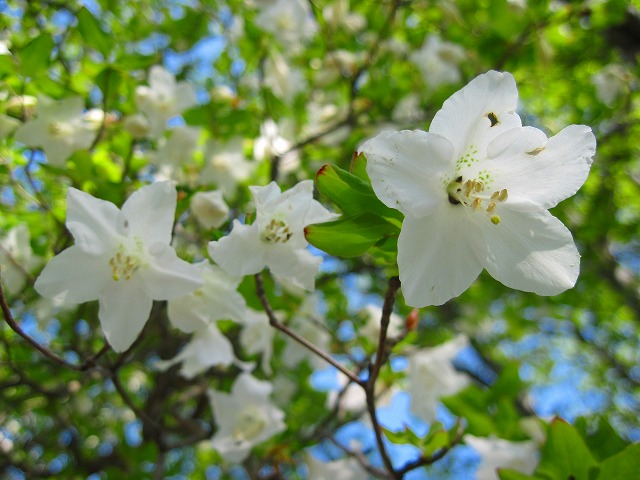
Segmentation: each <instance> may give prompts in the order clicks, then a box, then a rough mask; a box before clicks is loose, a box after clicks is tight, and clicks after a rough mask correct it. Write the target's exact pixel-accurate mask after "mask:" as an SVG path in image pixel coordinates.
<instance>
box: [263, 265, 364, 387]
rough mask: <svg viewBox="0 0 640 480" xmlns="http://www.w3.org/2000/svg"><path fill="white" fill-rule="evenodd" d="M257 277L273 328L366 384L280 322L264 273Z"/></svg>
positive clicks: (265, 308) (350, 376)
mask: <svg viewBox="0 0 640 480" xmlns="http://www.w3.org/2000/svg"><path fill="white" fill-rule="evenodd" d="M255 279H256V294H257V295H258V298H259V299H260V303H261V304H262V307H263V308H264V311H265V313H266V314H267V316H268V317H269V323H270V324H271V326H272V327H273V328H275V329H277V330H280V331H281V332H282V333H284V334H285V335H287V336H288V337H290V338H292V339H294V340H295V341H296V342H298V343H299V344H300V345H302V346H303V347H305V348H307V349H308V350H310V351H312V352H313V353H314V354H316V355H318V356H319V357H320V358H322V359H323V360H325V361H326V362H327V363H329V364H331V365H333V366H334V367H335V368H337V369H338V370H339V371H340V372H342V373H343V374H345V375H346V376H347V377H348V378H349V380H351V381H352V382H354V383H357V384H358V385H360V386H364V382H363V381H362V380H360V379H359V378H358V376H357V375H356V374H354V373H353V372H352V371H350V370H349V369H348V368H346V367H345V366H343V365H342V364H340V363H339V362H337V361H336V360H335V359H333V358H331V356H330V355H329V354H328V353H327V352H325V351H324V350H321V349H320V348H318V347H316V346H315V345H314V344H312V343H311V342H309V341H308V340H307V339H306V338H304V337H301V336H300V335H298V334H297V333H295V332H294V331H292V330H290V329H289V328H288V327H287V326H286V325H284V324H283V323H282V322H280V321H279V320H278V317H277V316H276V314H275V312H274V311H273V308H272V307H271V304H270V303H269V299H268V298H267V294H266V293H265V290H264V283H263V282H262V275H260V274H259V273H257V274H256V275H255Z"/></svg>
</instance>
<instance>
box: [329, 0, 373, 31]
mask: <svg viewBox="0 0 640 480" xmlns="http://www.w3.org/2000/svg"><path fill="white" fill-rule="evenodd" d="M322 16H323V17H324V19H325V21H326V22H327V25H328V26H330V27H331V28H332V29H334V30H346V31H348V32H350V33H355V32H358V31H360V30H362V29H363V28H364V27H366V25H367V20H366V19H365V18H364V17H363V16H362V15H360V14H359V13H354V12H352V11H350V7H349V0H336V1H335V2H334V3H333V4H331V5H328V6H326V7H325V8H324V9H323V10H322Z"/></svg>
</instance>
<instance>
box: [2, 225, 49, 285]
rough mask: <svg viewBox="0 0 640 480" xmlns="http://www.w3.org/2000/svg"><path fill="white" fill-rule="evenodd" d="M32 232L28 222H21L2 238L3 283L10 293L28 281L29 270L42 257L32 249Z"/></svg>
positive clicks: (40, 260)
mask: <svg viewBox="0 0 640 480" xmlns="http://www.w3.org/2000/svg"><path fill="white" fill-rule="evenodd" d="M30 238H31V234H30V232H29V226H28V225H27V224H26V223H20V224H18V225H16V226H15V227H13V228H12V229H10V230H9V231H8V232H7V234H6V235H5V236H4V237H2V238H0V269H2V272H1V273H2V283H3V286H4V289H5V290H6V291H7V292H9V294H10V295H16V294H17V293H19V292H20V291H21V290H22V289H23V288H24V286H25V284H26V283H27V279H28V277H29V272H30V271H31V270H33V269H34V268H35V267H37V266H38V265H39V264H40V263H41V262H42V259H41V258H40V257H38V256H36V255H34V254H33V252H32V250H31V240H30Z"/></svg>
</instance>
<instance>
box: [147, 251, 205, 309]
mask: <svg viewBox="0 0 640 480" xmlns="http://www.w3.org/2000/svg"><path fill="white" fill-rule="evenodd" d="M149 250H150V251H149V253H150V254H151V256H152V260H151V261H150V262H149V264H148V265H147V266H146V267H145V268H141V270H140V277H141V278H142V280H143V284H144V288H145V291H146V292H147V294H148V295H149V296H150V297H151V298H153V299H154V300H171V299H174V298H180V297H182V296H184V295H187V294H188V293H191V292H193V291H194V290H196V289H197V288H200V287H201V286H202V271H201V269H200V268H198V266H197V265H193V264H191V263H188V262H185V261H184V260H182V259H181V258H180V257H178V255H177V254H176V251H175V250H174V249H173V247H170V246H169V245H163V244H159V243H157V244H155V245H153V247H152V248H150V249H149Z"/></svg>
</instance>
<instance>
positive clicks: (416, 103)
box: [391, 93, 424, 125]
mask: <svg viewBox="0 0 640 480" xmlns="http://www.w3.org/2000/svg"><path fill="white" fill-rule="evenodd" d="M423 117H424V112H423V111H422V108H420V95H418V94H415V93H410V94H409V95H407V96H406V97H403V98H401V99H400V100H399V101H398V103H396V106H395V107H393V112H391V119H392V120H393V121H394V122H396V123H399V124H405V125H408V124H414V123H416V122H418V121H420V120H421V119H422V118H423Z"/></svg>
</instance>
